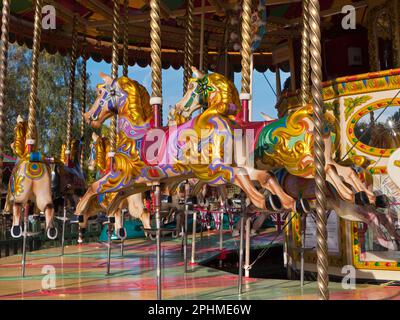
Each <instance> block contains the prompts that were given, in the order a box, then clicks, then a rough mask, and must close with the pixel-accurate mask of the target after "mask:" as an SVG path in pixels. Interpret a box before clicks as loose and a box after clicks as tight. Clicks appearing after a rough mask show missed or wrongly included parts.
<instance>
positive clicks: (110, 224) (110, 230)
mask: <svg viewBox="0 0 400 320" xmlns="http://www.w3.org/2000/svg"><path fill="white" fill-rule="evenodd" d="M113 224H114V217H110V218H109V220H108V225H107V236H108V238H107V240H108V241H107V270H106V275H110V274H111V244H112V239H111V237H112V233H113Z"/></svg>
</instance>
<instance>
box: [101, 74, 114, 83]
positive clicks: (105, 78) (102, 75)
mask: <svg viewBox="0 0 400 320" xmlns="http://www.w3.org/2000/svg"><path fill="white" fill-rule="evenodd" d="M99 75H100V78H102V79H103V81H104V82H105V83H106V84H111V83H112V78H111V77H110V76H109V75H107V74H105V73H103V72H100V74H99Z"/></svg>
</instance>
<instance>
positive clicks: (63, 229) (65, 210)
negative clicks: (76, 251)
mask: <svg viewBox="0 0 400 320" xmlns="http://www.w3.org/2000/svg"><path fill="white" fill-rule="evenodd" d="M66 220H67V205H66V201H65V200H64V206H63V219H62V231H61V255H62V256H63V255H64V246H65V223H66Z"/></svg>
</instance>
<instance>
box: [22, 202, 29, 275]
mask: <svg viewBox="0 0 400 320" xmlns="http://www.w3.org/2000/svg"><path fill="white" fill-rule="evenodd" d="M28 215H29V203H27V204H26V205H25V208H24V233H23V240H22V277H25V271H26V242H27V239H28Z"/></svg>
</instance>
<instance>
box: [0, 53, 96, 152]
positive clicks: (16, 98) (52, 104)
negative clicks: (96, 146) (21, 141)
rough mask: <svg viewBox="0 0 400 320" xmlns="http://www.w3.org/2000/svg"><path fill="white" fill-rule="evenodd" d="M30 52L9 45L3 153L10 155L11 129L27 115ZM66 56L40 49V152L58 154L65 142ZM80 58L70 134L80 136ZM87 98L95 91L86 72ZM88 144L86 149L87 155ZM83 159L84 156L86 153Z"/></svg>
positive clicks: (38, 123) (92, 97)
mask: <svg viewBox="0 0 400 320" xmlns="http://www.w3.org/2000/svg"><path fill="white" fill-rule="evenodd" d="M31 58H32V52H31V50H29V49H27V48H26V47H21V46H17V45H10V49H9V60H8V69H7V79H6V89H5V90H6V92H5V106H6V107H5V110H4V117H5V128H4V129H5V153H6V154H11V153H12V151H11V148H10V144H11V143H12V141H13V129H14V126H15V123H16V118H17V116H18V115H19V114H20V115H21V116H22V117H23V118H24V119H25V120H27V118H28V107H29V106H28V103H29V98H28V97H29V90H30V69H31ZM69 61H70V60H69V57H63V56H61V55H59V54H55V55H50V54H48V53H46V52H45V51H42V52H41V56H40V62H39V79H38V103H37V106H36V108H37V121H36V125H37V128H38V135H39V137H38V140H39V141H38V142H39V148H40V151H42V152H43V153H45V154H47V155H49V156H55V157H59V155H60V150H61V145H62V143H65V141H66V130H67V125H66V119H67V110H68V108H67V107H68V86H69ZM81 66H82V60H78V64H77V71H76V74H77V78H76V84H75V103H74V118H73V127H72V137H73V139H74V138H80V104H81V92H82V79H81V76H80V72H79V70H81ZM87 79H88V82H87V93H88V94H87V101H86V105H87V106H89V105H90V102H91V101H93V99H94V95H95V91H94V90H93V89H91V87H90V76H89V74H88V75H87ZM85 131H86V132H85V136H84V141H85V145H86V144H87V145H89V143H90V130H88V128H86V130H85ZM88 149H89V147H87V148H85V153H86V154H87V152H88ZM85 159H86V156H85Z"/></svg>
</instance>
